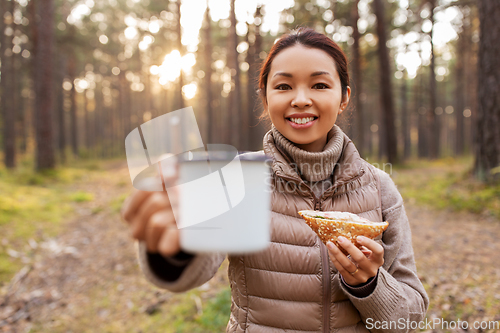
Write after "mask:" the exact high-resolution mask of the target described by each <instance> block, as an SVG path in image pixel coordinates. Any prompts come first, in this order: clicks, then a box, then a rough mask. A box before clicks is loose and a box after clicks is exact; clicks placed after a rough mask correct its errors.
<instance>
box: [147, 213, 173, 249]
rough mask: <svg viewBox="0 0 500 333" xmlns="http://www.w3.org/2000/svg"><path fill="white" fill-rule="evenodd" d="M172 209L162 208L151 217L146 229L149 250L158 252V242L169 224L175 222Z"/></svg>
mask: <svg viewBox="0 0 500 333" xmlns="http://www.w3.org/2000/svg"><path fill="white" fill-rule="evenodd" d="M174 221H175V220H174V217H173V214H172V211H171V210H162V211H159V212H156V213H154V214H153V215H151V217H150V218H149V221H148V224H147V226H146V231H145V241H146V247H147V249H148V252H151V253H156V252H158V243H159V242H160V239H161V236H162V235H163V233H164V232H165V230H166V229H167V228H168V227H169V225H173V224H175V222H174Z"/></svg>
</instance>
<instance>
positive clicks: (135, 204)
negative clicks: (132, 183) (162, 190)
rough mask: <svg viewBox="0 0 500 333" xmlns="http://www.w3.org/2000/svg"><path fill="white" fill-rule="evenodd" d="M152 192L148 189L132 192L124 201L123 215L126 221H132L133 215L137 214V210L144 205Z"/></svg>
mask: <svg viewBox="0 0 500 333" xmlns="http://www.w3.org/2000/svg"><path fill="white" fill-rule="evenodd" d="M151 194H152V192H148V191H136V192H134V193H132V195H131V196H130V197H128V198H127V200H126V201H125V202H124V203H123V207H122V217H123V219H124V220H125V221H127V222H128V223H130V222H131V221H132V219H133V217H134V216H135V215H136V214H137V210H138V209H139V207H140V206H141V205H142V203H143V202H144V200H146V199H147V198H148V197H149V196H150V195H151Z"/></svg>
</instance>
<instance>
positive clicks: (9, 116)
mask: <svg viewBox="0 0 500 333" xmlns="http://www.w3.org/2000/svg"><path fill="white" fill-rule="evenodd" d="M1 6H2V7H1V9H0V15H1V16H0V17H1V18H2V19H1V21H2V24H1V26H0V27H1V30H0V32H1V38H2V40H1V49H0V52H1V62H2V80H1V89H2V105H1V108H2V132H3V138H2V139H3V150H4V163H5V166H6V167H7V168H9V169H13V168H14V167H15V152H16V144H15V143H16V137H15V135H16V132H15V124H16V117H15V109H14V103H15V102H14V98H15V97H16V96H15V91H14V87H15V84H14V75H15V73H14V53H13V52H12V47H13V44H12V38H13V36H14V34H13V33H12V34H10V35H9V36H7V35H6V34H4V31H5V29H6V28H7V27H10V28H11V29H14V24H13V21H14V17H13V13H14V1H10V2H7V1H3V0H2V2H1ZM8 18H10V19H8ZM5 23H7V24H5Z"/></svg>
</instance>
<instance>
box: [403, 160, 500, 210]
mask: <svg viewBox="0 0 500 333" xmlns="http://www.w3.org/2000/svg"><path fill="white" fill-rule="evenodd" d="M472 164H473V161H472V159H471V158H460V159H452V158H446V159H442V160H437V161H414V162H412V163H409V164H407V165H405V166H399V167H397V168H396V175H395V177H394V180H395V182H396V184H397V185H398V188H399V190H400V191H401V194H402V195H403V197H404V198H405V199H406V200H413V201H416V202H417V203H419V204H426V205H430V206H433V207H436V208H438V209H447V208H451V209H453V210H457V211H468V212H471V213H475V214H479V213H486V214H490V215H493V216H496V217H498V218H500V184H485V183H482V182H479V181H477V180H475V179H474V178H473V176H472V172H471V170H472Z"/></svg>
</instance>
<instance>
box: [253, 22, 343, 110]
mask: <svg viewBox="0 0 500 333" xmlns="http://www.w3.org/2000/svg"><path fill="white" fill-rule="evenodd" d="M297 44H300V45H303V46H305V47H310V48H315V49H320V50H323V51H325V52H326V53H328V54H329V55H330V56H331V57H332V59H333V60H334V61H335V64H336V67H337V72H338V73H339V77H340V84H341V86H342V96H345V95H346V94H347V87H348V86H349V71H348V66H347V57H346V56H345V54H344V51H342V49H341V48H340V46H339V45H338V44H337V43H335V42H334V41H333V40H331V39H330V38H328V37H327V36H325V35H324V34H322V33H319V32H316V31H314V30H313V29H311V28H305V27H300V28H297V29H295V30H292V31H290V32H289V33H288V34H286V35H283V36H281V37H280V38H279V39H278V40H277V41H276V42H275V43H274V45H273V47H271V50H270V51H269V54H268V56H267V58H266V60H265V61H264V62H263V64H262V68H261V70H260V74H259V94H260V96H261V98H262V100H263V101H266V98H267V96H266V88H267V78H268V76H269V72H270V70H271V63H272V62H273V60H274V58H275V57H276V55H277V54H278V53H280V52H281V51H283V50H284V49H286V48H288V47H291V46H294V45H297ZM260 118H261V119H267V113H266V112H265V111H264V113H262V115H261V116H260Z"/></svg>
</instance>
